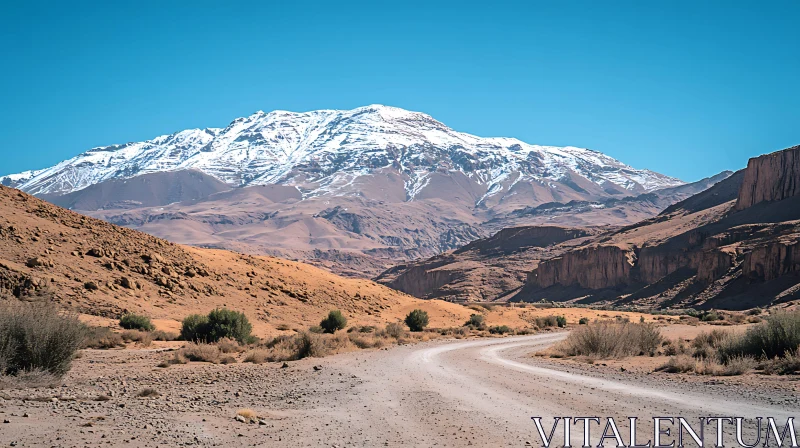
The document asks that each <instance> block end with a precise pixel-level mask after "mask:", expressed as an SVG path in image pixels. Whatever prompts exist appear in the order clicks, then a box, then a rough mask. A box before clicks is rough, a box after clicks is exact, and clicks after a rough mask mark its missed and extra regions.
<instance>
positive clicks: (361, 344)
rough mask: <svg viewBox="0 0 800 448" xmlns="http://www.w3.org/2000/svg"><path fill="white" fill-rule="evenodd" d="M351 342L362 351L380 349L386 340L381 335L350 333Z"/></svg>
mask: <svg viewBox="0 0 800 448" xmlns="http://www.w3.org/2000/svg"><path fill="white" fill-rule="evenodd" d="M348 336H349V338H350V342H352V343H353V345H355V346H356V347H358V348H360V349H366V348H380V347H383V346H384V345H385V343H386V340H385V339H384V338H383V337H381V336H380V335H376V334H370V333H360V332H359V333H350V334H349V335H348Z"/></svg>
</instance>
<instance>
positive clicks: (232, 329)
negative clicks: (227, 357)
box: [181, 308, 253, 343]
mask: <svg viewBox="0 0 800 448" xmlns="http://www.w3.org/2000/svg"><path fill="white" fill-rule="evenodd" d="M252 331H253V326H252V325H251V324H250V322H249V321H248V320H247V316H245V315H244V313H240V312H238V311H232V310H229V309H227V308H217V309H215V310H213V311H211V312H210V313H208V316H202V315H199V314H192V315H190V316H187V317H186V318H185V319H184V320H183V324H182V325H181V338H182V339H183V340H185V341H191V342H206V343H210V342H217V341H219V340H220V339H222V338H231V339H235V340H236V341H239V342H240V343H250V342H252V339H253V337H252V336H251V334H250V333H251V332H252Z"/></svg>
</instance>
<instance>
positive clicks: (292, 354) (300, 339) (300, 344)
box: [248, 332, 352, 362]
mask: <svg viewBox="0 0 800 448" xmlns="http://www.w3.org/2000/svg"><path fill="white" fill-rule="evenodd" d="M349 347H352V343H351V342H350V338H349V337H348V335H347V334H346V333H338V334H315V333H308V332H302V333H298V334H295V335H292V336H288V337H281V336H279V337H277V338H275V339H273V340H272V341H270V342H269V343H268V344H267V349H268V350H267V354H266V360H267V361H295V360H298V359H303V358H309V357H315V358H321V357H323V356H327V355H330V354H334V353H339V352H341V351H343V350H345V349H347V348H349ZM251 355H252V356H253V357H254V358H255V357H256V356H257V355H256V354H255V353H254V352H251V353H250V354H248V358H249V357H250V356H251ZM258 356H264V354H263V353H262V354H259V355H258ZM249 362H255V361H249Z"/></svg>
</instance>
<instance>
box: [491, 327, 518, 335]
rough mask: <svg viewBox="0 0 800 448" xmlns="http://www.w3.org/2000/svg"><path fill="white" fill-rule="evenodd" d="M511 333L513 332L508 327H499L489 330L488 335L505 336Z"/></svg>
mask: <svg viewBox="0 0 800 448" xmlns="http://www.w3.org/2000/svg"><path fill="white" fill-rule="evenodd" d="M512 331H513V330H511V328H509V326H508V325H499V326H494V327H490V328H489V333H491V334H507V333H511V332H512Z"/></svg>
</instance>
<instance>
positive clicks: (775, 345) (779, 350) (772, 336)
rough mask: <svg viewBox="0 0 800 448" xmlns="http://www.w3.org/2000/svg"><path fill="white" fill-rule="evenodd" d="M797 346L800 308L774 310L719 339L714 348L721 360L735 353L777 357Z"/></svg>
mask: <svg viewBox="0 0 800 448" xmlns="http://www.w3.org/2000/svg"><path fill="white" fill-rule="evenodd" d="M798 347H800V311H793V312H786V311H782V312H778V313H775V314H772V315H770V316H768V317H767V318H766V320H765V321H764V322H761V323H759V324H756V325H755V326H753V327H751V328H749V329H747V331H746V332H745V333H743V334H741V335H738V336H735V337H731V338H728V339H726V340H725V341H723V343H721V344H720V346H719V348H718V353H719V358H720V360H721V361H722V362H723V363H727V362H728V360H730V359H732V358H734V357H736V356H749V357H753V358H766V359H773V358H776V357H778V358H780V357H783V356H785V355H786V354H787V353H795V352H796V351H797V350H798Z"/></svg>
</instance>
